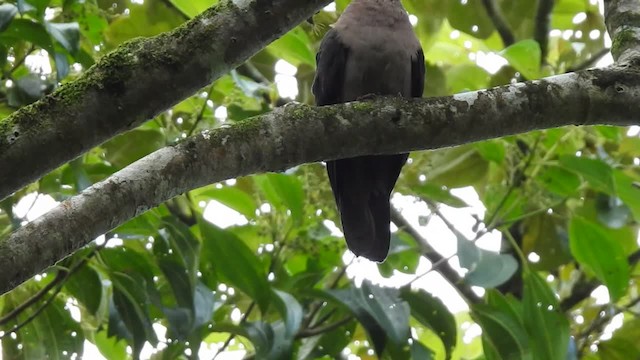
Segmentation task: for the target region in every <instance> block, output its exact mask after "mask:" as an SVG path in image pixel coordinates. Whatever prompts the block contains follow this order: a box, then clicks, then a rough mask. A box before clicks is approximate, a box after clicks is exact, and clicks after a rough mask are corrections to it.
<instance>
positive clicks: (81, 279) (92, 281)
mask: <svg viewBox="0 0 640 360" xmlns="http://www.w3.org/2000/svg"><path fill="white" fill-rule="evenodd" d="M64 287H65V289H66V290H67V291H68V292H69V293H70V294H71V295H72V296H73V297H74V298H76V299H77V300H78V302H79V303H80V304H81V305H82V306H84V308H85V309H86V310H87V311H88V312H89V313H90V314H92V315H98V310H99V309H100V305H101V304H102V302H103V297H105V299H106V296H105V294H104V293H103V285H102V279H101V278H100V275H99V274H98V272H97V271H96V270H95V269H94V268H93V267H91V266H82V267H81V268H80V269H79V270H77V271H76V272H75V273H74V274H73V275H72V276H71V277H70V278H69V279H68V280H67V281H66V282H65V284H64Z"/></svg>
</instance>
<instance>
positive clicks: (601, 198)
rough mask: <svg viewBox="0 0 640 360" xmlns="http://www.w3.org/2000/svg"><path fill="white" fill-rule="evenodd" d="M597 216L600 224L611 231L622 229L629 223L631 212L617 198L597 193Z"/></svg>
mask: <svg viewBox="0 0 640 360" xmlns="http://www.w3.org/2000/svg"><path fill="white" fill-rule="evenodd" d="M595 208H596V215H597V217H598V220H599V221H600V223H602V224H604V225H606V226H607V227H608V228H610V229H620V228H622V227H624V226H625V225H627V224H628V223H629V218H630V217H631V212H630V211H629V208H628V207H627V206H626V205H625V204H624V203H623V202H622V200H620V199H619V198H618V197H616V196H609V195H607V194H603V193H597V194H596V196H595Z"/></svg>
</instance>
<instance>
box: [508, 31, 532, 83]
mask: <svg viewBox="0 0 640 360" xmlns="http://www.w3.org/2000/svg"><path fill="white" fill-rule="evenodd" d="M500 55H502V57H504V58H505V59H507V61H509V64H511V66H513V67H514V68H515V69H516V70H518V71H519V72H520V74H522V75H523V76H524V77H525V78H527V79H529V80H533V79H537V78H539V77H540V58H541V51H540V44H538V42H537V41H535V40H531V39H527V40H522V41H518V42H517V43H515V44H513V45H511V46H509V47H508V48H506V49H504V50H503V51H501V52H500Z"/></svg>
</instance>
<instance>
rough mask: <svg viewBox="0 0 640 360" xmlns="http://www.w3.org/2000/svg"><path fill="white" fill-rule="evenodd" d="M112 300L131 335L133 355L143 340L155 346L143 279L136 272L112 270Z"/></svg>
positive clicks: (139, 349)
mask: <svg viewBox="0 0 640 360" xmlns="http://www.w3.org/2000/svg"><path fill="white" fill-rule="evenodd" d="M111 280H112V282H113V302H114V305H115V308H116V309H117V311H118V314H120V318H121V319H122V321H123V322H124V324H125V326H126V328H127V330H128V331H129V333H130V334H131V335H132V337H133V339H132V340H133V353H134V356H135V355H137V354H139V353H140V351H141V350H142V346H143V345H144V343H145V342H147V341H149V342H150V343H151V344H152V345H154V346H155V344H157V342H158V338H157V337H156V333H155V331H154V330H153V327H152V326H151V325H152V321H151V317H150V314H149V309H148V305H149V298H148V296H147V293H146V292H145V291H144V287H143V286H140V284H144V282H145V281H144V279H143V278H142V277H141V276H139V275H138V274H124V273H120V272H113V273H112V274H111Z"/></svg>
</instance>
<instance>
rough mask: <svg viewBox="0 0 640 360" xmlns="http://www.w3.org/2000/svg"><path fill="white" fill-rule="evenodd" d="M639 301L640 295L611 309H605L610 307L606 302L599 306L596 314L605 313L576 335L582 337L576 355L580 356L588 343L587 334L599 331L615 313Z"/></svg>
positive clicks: (625, 309)
mask: <svg viewBox="0 0 640 360" xmlns="http://www.w3.org/2000/svg"><path fill="white" fill-rule="evenodd" d="M638 303H640V297H637V298H635V299H633V300H631V301H630V302H629V303H628V304H627V305H625V306H622V307H614V308H613V311H606V310H607V309H608V308H610V307H611V305H610V304H606V305H603V306H601V307H600V310H598V312H597V314H599V313H601V312H604V313H605V315H604V316H601V317H598V318H596V319H595V320H594V321H593V322H592V323H591V325H589V327H588V328H587V329H586V330H585V331H583V332H582V333H580V334H579V335H578V338H579V339H582V340H583V341H582V344H581V345H580V348H579V349H578V357H581V355H582V354H583V353H584V350H585V349H586V348H587V346H588V345H589V336H591V334H593V333H594V332H596V331H597V332H599V331H601V329H602V328H603V327H604V326H605V325H606V324H608V323H609V322H610V321H611V320H612V319H613V318H614V317H615V316H616V315H618V314H620V313H622V312H624V311H627V310H628V309H630V308H632V307H634V306H635V305H636V304H638Z"/></svg>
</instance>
